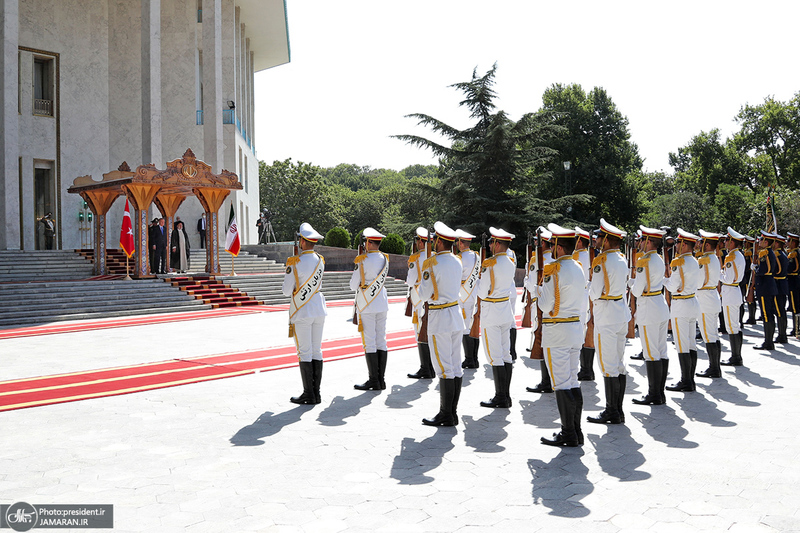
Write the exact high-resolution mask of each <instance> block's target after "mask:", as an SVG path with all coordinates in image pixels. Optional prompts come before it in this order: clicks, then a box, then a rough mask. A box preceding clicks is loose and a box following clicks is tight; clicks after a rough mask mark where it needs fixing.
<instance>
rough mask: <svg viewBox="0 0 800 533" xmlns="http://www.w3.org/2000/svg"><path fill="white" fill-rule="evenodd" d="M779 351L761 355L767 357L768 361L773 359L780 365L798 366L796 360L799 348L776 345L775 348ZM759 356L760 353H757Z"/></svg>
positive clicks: (790, 345) (798, 363) (799, 363)
mask: <svg viewBox="0 0 800 533" xmlns="http://www.w3.org/2000/svg"><path fill="white" fill-rule="evenodd" d="M779 346H780V349H778V350H772V351H768V352H763V355H765V356H767V357H769V358H770V359H774V360H775V361H780V362H781V363H786V364H789V365H795V366H798V365H800V359H798V358H797V356H798V355H800V348H798V347H797V346H793V345H792V344H776V345H775V347H776V348H778V347H779ZM758 353H759V354H761V353H762V352H758Z"/></svg>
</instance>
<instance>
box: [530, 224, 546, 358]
mask: <svg viewBox="0 0 800 533" xmlns="http://www.w3.org/2000/svg"><path fill="white" fill-rule="evenodd" d="M543 250H544V246H542V232H541V231H537V237H536V269H537V270H536V284H537V285H538V286H540V287H541V286H542V279H544V251H543ZM536 318H537V322H538V323H537V325H536V331H535V332H534V333H533V346H531V359H544V350H543V349H542V310H541V308H540V307H539V306H538V305H537V306H536Z"/></svg>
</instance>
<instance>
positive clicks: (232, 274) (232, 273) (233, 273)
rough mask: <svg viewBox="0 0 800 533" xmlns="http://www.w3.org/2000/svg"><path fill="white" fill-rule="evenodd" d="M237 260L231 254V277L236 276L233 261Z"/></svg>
mask: <svg viewBox="0 0 800 533" xmlns="http://www.w3.org/2000/svg"><path fill="white" fill-rule="evenodd" d="M235 259H236V256H235V255H233V254H231V276H235V275H236V272H234V271H233V261H234V260H235Z"/></svg>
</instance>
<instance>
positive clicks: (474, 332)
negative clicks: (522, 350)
mask: <svg viewBox="0 0 800 533" xmlns="http://www.w3.org/2000/svg"><path fill="white" fill-rule="evenodd" d="M484 259H486V234H485V233H484V235H483V239H482V242H481V255H480V257H479V258H478V260H479V261H480V262H481V271H480V274H478V279H480V278H481V275H482V274H483V260H484ZM477 300H478V303H477V304H476V305H475V314H474V315H472V326H471V327H470V328H469V336H470V337H472V338H473V339H479V338H480V336H481V299H480V298H478V299H477Z"/></svg>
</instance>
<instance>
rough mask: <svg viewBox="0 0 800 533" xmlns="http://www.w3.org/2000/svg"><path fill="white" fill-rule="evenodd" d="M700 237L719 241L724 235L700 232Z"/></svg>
mask: <svg viewBox="0 0 800 533" xmlns="http://www.w3.org/2000/svg"><path fill="white" fill-rule="evenodd" d="M700 236H701V237H702V238H704V239H711V240H719V239H721V238H722V235H720V234H719V233H712V232H710V231H705V230H702V229H701V230H700Z"/></svg>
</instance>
